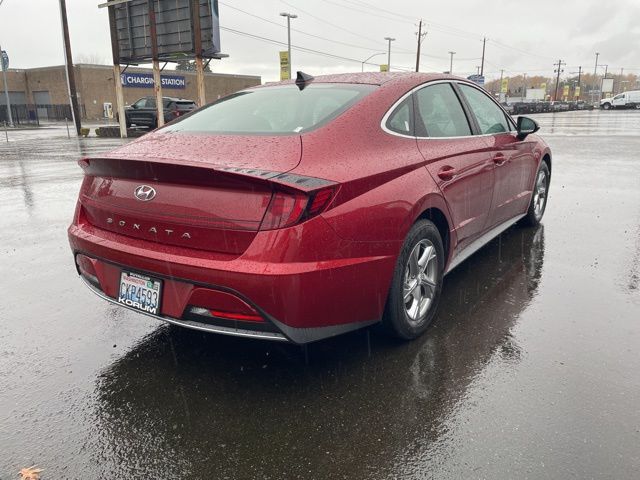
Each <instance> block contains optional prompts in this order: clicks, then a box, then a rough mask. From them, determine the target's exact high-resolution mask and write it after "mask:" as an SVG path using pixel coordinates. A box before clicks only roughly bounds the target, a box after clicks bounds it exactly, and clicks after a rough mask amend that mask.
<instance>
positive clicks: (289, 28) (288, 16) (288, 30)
mask: <svg viewBox="0 0 640 480" xmlns="http://www.w3.org/2000/svg"><path fill="white" fill-rule="evenodd" d="M280 16H281V17H287V50H288V52H289V66H288V67H289V78H291V19H292V18H298V16H297V15H294V14H293V13H286V12H282V13H281V14H280Z"/></svg>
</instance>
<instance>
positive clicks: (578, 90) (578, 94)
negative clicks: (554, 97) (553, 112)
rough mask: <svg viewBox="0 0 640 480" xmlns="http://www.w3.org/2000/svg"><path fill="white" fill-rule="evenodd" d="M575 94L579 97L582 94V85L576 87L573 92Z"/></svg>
mask: <svg viewBox="0 0 640 480" xmlns="http://www.w3.org/2000/svg"><path fill="white" fill-rule="evenodd" d="M573 96H574V97H579V96H580V87H576V89H575V91H574V92H573Z"/></svg>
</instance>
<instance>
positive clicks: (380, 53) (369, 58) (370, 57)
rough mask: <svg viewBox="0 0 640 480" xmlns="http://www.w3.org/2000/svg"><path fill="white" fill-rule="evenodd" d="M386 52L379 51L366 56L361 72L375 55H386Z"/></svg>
mask: <svg viewBox="0 0 640 480" xmlns="http://www.w3.org/2000/svg"><path fill="white" fill-rule="evenodd" d="M385 53H386V52H379V53H374V54H373V55H371V56H369V57H367V58H365V59H364V60H363V61H362V62H361V63H362V68H361V69H360V71H361V72H364V64H365V63H367V62H368V61H369V60H371V59H372V58H373V57H377V56H378V55H384V54H385Z"/></svg>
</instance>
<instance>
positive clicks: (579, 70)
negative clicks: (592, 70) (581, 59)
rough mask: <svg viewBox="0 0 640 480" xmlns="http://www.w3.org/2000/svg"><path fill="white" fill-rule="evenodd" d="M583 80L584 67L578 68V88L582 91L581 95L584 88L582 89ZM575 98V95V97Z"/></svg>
mask: <svg viewBox="0 0 640 480" xmlns="http://www.w3.org/2000/svg"><path fill="white" fill-rule="evenodd" d="M581 79H582V66H580V67H578V88H579V89H580V90H578V91H579V92H580V95H582V88H581V87H580V80H581ZM580 95H578V100H580ZM574 97H575V95H574Z"/></svg>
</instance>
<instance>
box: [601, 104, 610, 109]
mask: <svg viewBox="0 0 640 480" xmlns="http://www.w3.org/2000/svg"><path fill="white" fill-rule="evenodd" d="M602 108H603V109H604V110H610V109H611V104H610V103H605V104H603V105H602Z"/></svg>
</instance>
